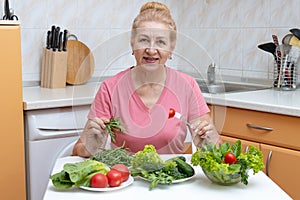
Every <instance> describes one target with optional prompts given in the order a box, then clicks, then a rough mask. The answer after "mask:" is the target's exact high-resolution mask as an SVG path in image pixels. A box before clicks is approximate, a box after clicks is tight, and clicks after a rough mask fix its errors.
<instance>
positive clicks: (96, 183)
mask: <svg viewBox="0 0 300 200" xmlns="http://www.w3.org/2000/svg"><path fill="white" fill-rule="evenodd" d="M90 185H91V187H92V188H105V187H107V186H108V180H107V177H106V176H105V175H104V174H102V173H97V174H95V175H93V176H92V178H91V180H90Z"/></svg>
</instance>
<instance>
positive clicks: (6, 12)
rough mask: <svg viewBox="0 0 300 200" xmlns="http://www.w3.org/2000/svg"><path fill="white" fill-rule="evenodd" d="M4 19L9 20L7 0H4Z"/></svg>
mask: <svg viewBox="0 0 300 200" xmlns="http://www.w3.org/2000/svg"><path fill="white" fill-rule="evenodd" d="M3 19H4V20H10V10H9V1H8V0H5V2H4V16H3Z"/></svg>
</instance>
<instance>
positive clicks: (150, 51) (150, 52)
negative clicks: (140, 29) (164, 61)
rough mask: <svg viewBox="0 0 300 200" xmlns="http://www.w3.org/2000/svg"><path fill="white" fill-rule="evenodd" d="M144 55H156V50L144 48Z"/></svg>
mask: <svg viewBox="0 0 300 200" xmlns="http://www.w3.org/2000/svg"><path fill="white" fill-rule="evenodd" d="M146 53H148V54H150V55H153V54H156V53H157V49H156V48H153V47H148V48H146Z"/></svg>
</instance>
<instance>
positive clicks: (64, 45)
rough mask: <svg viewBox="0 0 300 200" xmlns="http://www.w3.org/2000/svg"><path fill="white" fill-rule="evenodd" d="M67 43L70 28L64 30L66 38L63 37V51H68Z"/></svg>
mask: <svg viewBox="0 0 300 200" xmlns="http://www.w3.org/2000/svg"><path fill="white" fill-rule="evenodd" d="M67 43H68V30H66V29H65V30H64V38H63V47H62V50H63V51H67Z"/></svg>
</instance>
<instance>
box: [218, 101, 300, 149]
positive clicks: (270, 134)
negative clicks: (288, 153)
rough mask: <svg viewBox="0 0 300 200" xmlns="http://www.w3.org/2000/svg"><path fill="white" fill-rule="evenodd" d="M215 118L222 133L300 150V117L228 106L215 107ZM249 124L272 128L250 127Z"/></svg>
mask: <svg viewBox="0 0 300 200" xmlns="http://www.w3.org/2000/svg"><path fill="white" fill-rule="evenodd" d="M214 120H215V125H216V128H217V129H218V131H220V133H221V134H222V135H227V136H232V137H237V138H241V139H247V140H250V141H255V142H261V143H265V144H272V145H276V146H281V147H287V148H291V149H295V150H300V144H299V141H300V134H299V131H298V130H299V129H300V118H299V117H292V116H287V115H278V114H272V113H266V112H258V111H252V110H245V109H238V108H231V107H227V109H226V114H225V115H224V107H221V106H215V107H214ZM247 124H251V125H254V126H259V127H268V128H272V130H261V129H256V128H250V127H249V126H247Z"/></svg>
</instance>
